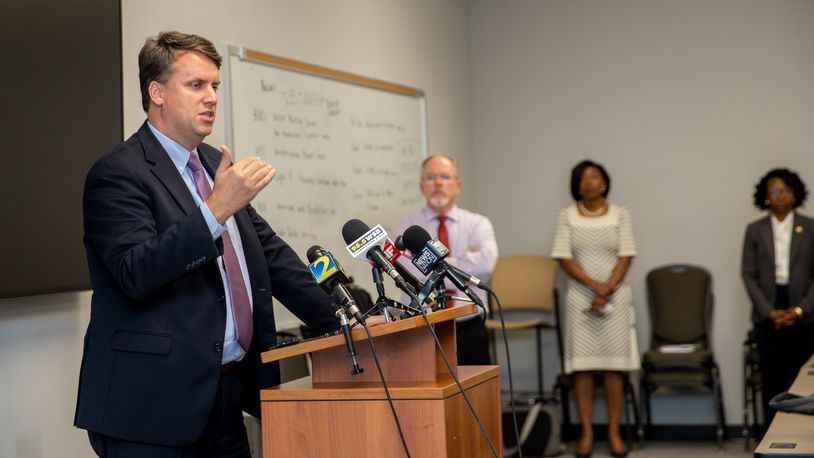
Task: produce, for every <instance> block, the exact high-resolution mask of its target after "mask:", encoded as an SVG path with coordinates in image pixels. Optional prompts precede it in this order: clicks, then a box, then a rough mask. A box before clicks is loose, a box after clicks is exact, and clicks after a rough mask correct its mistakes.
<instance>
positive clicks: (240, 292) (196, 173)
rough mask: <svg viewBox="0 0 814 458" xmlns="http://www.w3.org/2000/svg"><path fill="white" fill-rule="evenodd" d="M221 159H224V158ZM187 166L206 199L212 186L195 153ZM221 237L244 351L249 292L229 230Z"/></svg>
mask: <svg viewBox="0 0 814 458" xmlns="http://www.w3.org/2000/svg"><path fill="white" fill-rule="evenodd" d="M222 160H226V159H225V158H224V159H222ZM187 167H189V170H191V171H192V176H193V177H194V178H195V187H196V188H197V189H198V195H199V196H200V197H201V199H203V200H204V201H206V199H208V198H209V195H210V194H212V188H211V187H210V186H209V181H208V180H207V179H206V174H205V172H204V168H203V164H201V160H200V159H199V158H198V156H197V155H196V154H190V155H189V163H187ZM221 238H222V239H223V264H224V269H225V270H226V281H227V282H228V283H229V293H230V296H231V299H232V316H234V320H235V324H236V325H237V340H238V342H240V346H241V347H242V348H243V350H244V351H249V345H250V344H251V342H252V332H253V328H252V306H251V302H249V292H248V291H247V290H246V282H244V281H243V274H242V273H241V272H240V261H238V259H237V252H235V247H234V245H233V244H232V238H231V237H229V231H224V232H223V235H221Z"/></svg>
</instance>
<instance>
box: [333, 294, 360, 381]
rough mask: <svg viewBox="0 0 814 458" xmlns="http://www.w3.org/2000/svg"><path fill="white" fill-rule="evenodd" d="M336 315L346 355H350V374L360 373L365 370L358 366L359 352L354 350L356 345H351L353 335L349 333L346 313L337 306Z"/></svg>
mask: <svg viewBox="0 0 814 458" xmlns="http://www.w3.org/2000/svg"><path fill="white" fill-rule="evenodd" d="M336 316H337V317H338V318H339V325H340V327H341V328H342V334H344V335H345V346H346V347H347V348H348V356H350V359H351V364H352V365H353V368H352V369H351V374H353V375H357V374H361V373H362V372H364V371H365V370H364V369H362V368H361V367H359V360H358V358H357V357H358V356H359V353H357V352H356V347H355V346H354V345H353V336H352V335H351V333H350V321H349V320H348V315H347V314H346V313H345V309H344V308H342V307H339V308H338V309H337V310H336Z"/></svg>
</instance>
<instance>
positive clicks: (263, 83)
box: [224, 46, 427, 329]
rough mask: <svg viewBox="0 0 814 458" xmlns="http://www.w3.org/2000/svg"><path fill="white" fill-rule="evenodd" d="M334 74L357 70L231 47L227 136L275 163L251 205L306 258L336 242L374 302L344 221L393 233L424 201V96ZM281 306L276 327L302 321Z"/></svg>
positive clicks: (240, 149) (238, 151)
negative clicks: (347, 242)
mask: <svg viewBox="0 0 814 458" xmlns="http://www.w3.org/2000/svg"><path fill="white" fill-rule="evenodd" d="M267 57H271V59H267ZM280 60H282V61H289V62H295V63H296V64H299V65H295V66H294V68H292V66H289V65H283V66H280V65H278V64H277V62H279V61H280ZM270 62H275V64H272V63H270ZM311 69H314V72H313V73H311V72H307V71H309V70H311ZM304 70H305V71H304ZM335 74H339V76H340V77H342V76H347V75H350V74H346V73H343V72H337V71H334V70H330V69H325V68H323V67H316V66H310V65H308V64H302V63H298V62H296V61H290V60H288V59H282V58H275V57H274V56H269V55H265V54H262V53H258V52H256V51H250V50H247V49H245V48H239V47H234V46H232V47H230V48H229V58H228V60H227V62H226V65H225V68H224V75H225V80H226V81H225V82H226V84H225V86H227V88H226V89H227V91H228V92H227V94H225V96H224V97H225V99H226V101H227V106H226V116H227V126H226V129H227V132H226V135H227V137H226V143H227V144H230V145H232V147H233V151H234V152H235V155H236V156H238V158H239V157H248V156H258V157H260V158H261V159H263V160H264V161H266V162H268V163H269V164H271V165H273V166H274V167H275V168H276V169H277V175H276V176H275V178H274V180H273V181H272V182H271V184H270V185H269V186H268V187H266V188H265V189H264V190H263V191H261V192H260V194H259V195H258V196H257V197H256V198H255V199H254V201H253V202H252V205H253V206H254V208H255V209H256V210H257V212H258V213H259V214H260V215H261V216H263V218H265V219H266V221H268V223H269V224H270V225H271V227H272V228H273V229H274V230H275V231H276V232H277V234H278V235H279V236H280V237H282V238H283V239H284V240H285V241H287V242H288V243H289V244H290V245H291V247H292V248H293V249H294V250H295V251H296V252H297V254H298V255H299V256H300V257H301V258H302V259H303V262H306V263H307V259H306V251H307V250H308V248H309V247H310V246H312V245H321V246H323V247H325V248H327V249H329V250H330V251H331V252H332V253H333V254H334V256H335V257H336V258H337V259H338V260H339V262H340V263H341V264H342V265H343V267H344V268H345V269H346V270H347V271H349V272H350V273H351V274H352V275H353V276H354V277H355V280H356V283H358V284H359V285H361V286H362V287H364V288H365V289H367V290H368V291H369V292H370V293H371V295H372V296H373V299H374V300H375V298H376V294H375V293H376V290H375V287H374V286H373V283H372V280H371V273H370V266H369V264H367V263H364V262H361V261H358V260H355V259H352V258H351V257H350V255H349V254H348V253H347V251H346V250H345V243H344V240H343V239H342V232H341V231H342V226H343V225H344V224H345V222H346V221H348V220H349V219H352V218H358V219H360V220H362V221H364V222H365V223H367V224H368V225H369V226H371V227H373V226H374V225H376V224H382V225H383V226H384V227H385V228H386V229H387V230H388V234H389V235H390V236H391V238H393V239H395V236H396V235H398V234H393V233H392V232H391V231H392V229H393V228H395V227H396V225H397V224H398V223H399V221H401V220H402V219H403V218H404V217H405V215H407V214H408V213H412V212H414V211H416V210H417V209H418V208H419V207H420V206H421V205H422V201H423V199H422V197H421V193H420V189H419V175H420V165H421V161H422V160H423V159H424V158H425V157H426V154H427V140H426V111H425V110H426V104H425V99H424V97H423V94H422V93H421V92H420V91H417V90H416V91H415V93H413V94H412V95H408V94H404V93H399V92H393V91H390V90H383V89H380V88H374V87H370V86H365V85H361V84H357V83H358V81H360V79H358V78H360V77H357V79H354V78H350V81H353V82H349V81H346V80H342V79H334V78H333V77H329V76H333V75H335ZM326 75H327V76H326ZM350 76H351V77H355V75H350ZM345 79H347V78H345ZM361 80H365V78H364V77H361ZM368 80H369V79H368ZM371 81H375V80H371ZM394 86H397V85H394ZM402 87H403V86H402ZM386 286H387V292H388V296H390V297H393V298H398V297H399V293H398V292H397V291H396V289H395V285H393V283H392V282H390V281H389V280H388V281H387V284H386ZM275 307H276V309H275V316H276V319H277V326H278V329H287V328H291V327H294V326H296V325H298V324H299V321H298V320H297V319H296V318H295V317H294V316H293V314H291V313H290V312H289V311H288V310H286V309H285V308H284V307H282V306H280V305H279V304H278V303H277V302H275Z"/></svg>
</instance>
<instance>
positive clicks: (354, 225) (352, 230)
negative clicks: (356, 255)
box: [342, 219, 370, 244]
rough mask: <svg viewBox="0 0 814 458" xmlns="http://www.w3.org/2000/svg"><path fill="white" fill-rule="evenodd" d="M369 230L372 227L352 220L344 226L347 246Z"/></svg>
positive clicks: (343, 236)
mask: <svg viewBox="0 0 814 458" xmlns="http://www.w3.org/2000/svg"><path fill="white" fill-rule="evenodd" d="M369 230H370V226H368V225H367V224H365V223H363V222H362V221H360V220H358V219H352V220H350V221H348V222H347V223H345V225H344V226H342V238H343V239H345V243H346V244H350V243H351V242H353V241H354V240H356V239H358V238H359V237H361V236H362V234H364V233H365V232H367V231H369Z"/></svg>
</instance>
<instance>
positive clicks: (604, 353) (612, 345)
mask: <svg viewBox="0 0 814 458" xmlns="http://www.w3.org/2000/svg"><path fill="white" fill-rule="evenodd" d="M610 184H611V180H610V176H608V173H607V171H605V168H604V167H602V166H601V165H600V164H597V163H595V162H591V161H582V162H580V163H579V164H577V165H576V166H575V167H574V169H573V170H572V172H571V195H572V196H573V198H574V201H575V203H574V204H573V205H571V206H569V207H567V208H565V209H563V210H562V211H561V212H560V219H559V223H558V226H557V231H556V235H555V237H554V247H553V249H552V253H551V256H552V257H553V258H557V259H559V263H560V267H561V268H562V270H563V271H564V272H565V273H566V274H568V281H567V285H568V286H567V292H566V295H565V310H566V313H565V320H564V323H563V325H564V331H565V339H564V344H565V345H564V346H565V348H564V350H565V351H564V353H565V367H564V370H565V372H566V373H569V374H573V376H574V385H575V386H574V392H575V396H576V401H577V411H578V414H579V421H580V424H581V426H582V434H581V436H580V439H579V442H578V443H577V446H576V455H577V456H578V457H587V456H590V454H591V451H592V450H593V427H592V425H593V418H592V417H593V397H594V377H595V375H596V374H597V372H601V373H602V374H603V377H604V384H605V396H606V401H607V406H608V446H609V448H610V452H611V455H612V456H614V457H624V456H626V455H627V450H626V448H625V443H624V441H623V440H622V436H621V433H620V431H619V424H620V420H621V417H622V408H623V402H624V378H623V377H624V376H626V374H624V373H625V372H627V371H633V370H638V368H639V353H638V348H637V344H636V333H635V329H634V316H635V315H634V311H633V296H632V294H631V291H630V286H629V285H628V284H627V282H625V275H626V274H627V272H628V269H629V268H630V263H631V260H632V258H633V256H634V255H635V254H636V248H635V244H634V241H633V230H632V226H631V222H630V215H629V214H628V211H627V210H626V209H625V208H624V207H620V206H617V205H613V204H610V203H609V202H608V201H607V197H608V192H609V191H610Z"/></svg>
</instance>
